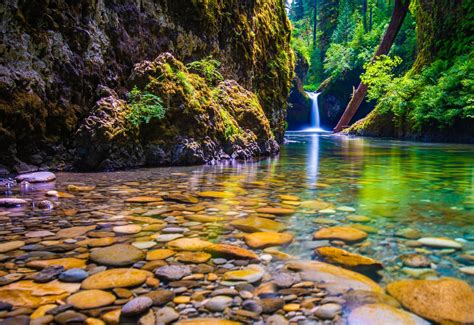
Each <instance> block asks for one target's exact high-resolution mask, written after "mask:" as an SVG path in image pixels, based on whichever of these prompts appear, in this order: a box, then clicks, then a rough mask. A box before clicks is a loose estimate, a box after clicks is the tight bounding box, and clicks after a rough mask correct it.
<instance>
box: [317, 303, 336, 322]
mask: <svg viewBox="0 0 474 325" xmlns="http://www.w3.org/2000/svg"><path fill="white" fill-rule="evenodd" d="M341 310H342V307H341V305H338V304H334V303H327V304H324V305H321V306H319V307H317V309H316V310H315V312H314V314H315V315H316V316H318V317H319V318H322V319H333V318H334V317H336V316H337V314H339V313H340V312H341Z"/></svg>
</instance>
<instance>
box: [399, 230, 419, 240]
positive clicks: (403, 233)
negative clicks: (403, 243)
mask: <svg viewBox="0 0 474 325" xmlns="http://www.w3.org/2000/svg"><path fill="white" fill-rule="evenodd" d="M395 235H396V236H398V237H403V238H407V239H418V238H420V237H421V233H420V232H419V231H418V230H416V229H413V228H402V229H400V230H398V231H397V232H396V233H395Z"/></svg>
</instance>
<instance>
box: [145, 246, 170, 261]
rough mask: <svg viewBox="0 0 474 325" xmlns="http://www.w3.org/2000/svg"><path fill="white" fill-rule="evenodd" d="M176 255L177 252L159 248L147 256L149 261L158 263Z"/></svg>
mask: <svg viewBox="0 0 474 325" xmlns="http://www.w3.org/2000/svg"><path fill="white" fill-rule="evenodd" d="M174 254H176V252H175V251H172V250H171V249H166V248H159V249H155V250H152V251H149V252H148V253H147V254H146V260H147V261H156V260H166V259H167V258H168V257H171V256H173V255H174Z"/></svg>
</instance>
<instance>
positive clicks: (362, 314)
mask: <svg viewBox="0 0 474 325" xmlns="http://www.w3.org/2000/svg"><path fill="white" fill-rule="evenodd" d="M347 322H348V324H349V325H366V324H401V325H429V324H430V323H429V322H427V321H425V320H424V319H422V318H420V317H418V316H416V315H414V314H411V313H408V312H406V311H403V310H401V309H396V308H394V307H392V306H389V305H384V304H369V305H364V306H361V307H358V308H356V309H354V310H353V311H351V313H350V314H349V317H348V319H347Z"/></svg>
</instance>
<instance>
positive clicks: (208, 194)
mask: <svg viewBox="0 0 474 325" xmlns="http://www.w3.org/2000/svg"><path fill="white" fill-rule="evenodd" d="M197 195H198V196H200V197H204V198H211V199H231V198H234V197H236V195H235V194H234V193H232V192H218V191H204V192H198V193H197Z"/></svg>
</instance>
